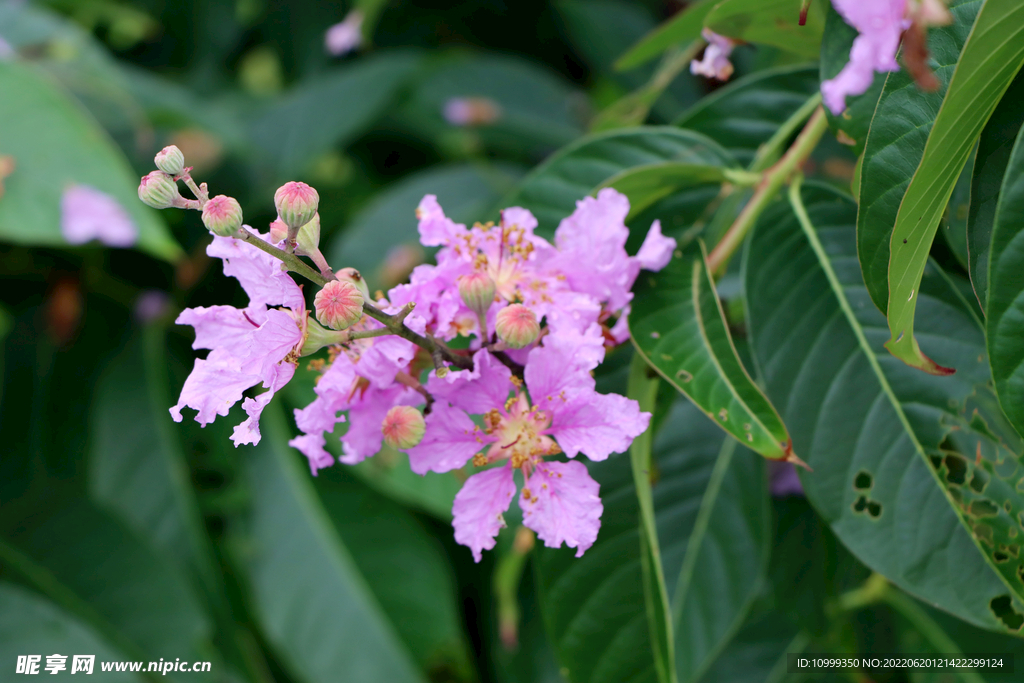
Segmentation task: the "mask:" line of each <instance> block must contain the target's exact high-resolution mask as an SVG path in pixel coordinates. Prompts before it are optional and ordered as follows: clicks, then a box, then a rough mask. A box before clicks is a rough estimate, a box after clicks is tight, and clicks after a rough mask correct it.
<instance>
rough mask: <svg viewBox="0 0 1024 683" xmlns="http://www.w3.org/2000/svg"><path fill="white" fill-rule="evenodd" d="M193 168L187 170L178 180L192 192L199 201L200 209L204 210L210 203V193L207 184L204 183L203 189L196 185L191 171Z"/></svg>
mask: <svg viewBox="0 0 1024 683" xmlns="http://www.w3.org/2000/svg"><path fill="white" fill-rule="evenodd" d="M191 170H192V168H191V167H189V168H187V169H185V171H184V172H183V173H182V174H181V175H180V176H178V179H179V180H181V181H183V182H184V183H185V185H186V186H187V187H188V189H190V190H192V194H194V195H195V196H196V199H198V200H199V208H200V209H201V208H203V206H204V205H205V204H206V202H208V201H210V193H209V192H208V191H207V189H206V183H203V185H202V187H199V186H197V185H196V181H194V180H192V175H191V173H190V171H191Z"/></svg>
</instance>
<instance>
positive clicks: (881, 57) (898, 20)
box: [821, 0, 910, 116]
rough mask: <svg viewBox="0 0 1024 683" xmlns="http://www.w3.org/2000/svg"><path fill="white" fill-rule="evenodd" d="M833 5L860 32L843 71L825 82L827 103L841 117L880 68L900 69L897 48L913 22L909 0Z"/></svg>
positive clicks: (837, 0)
mask: <svg viewBox="0 0 1024 683" xmlns="http://www.w3.org/2000/svg"><path fill="white" fill-rule="evenodd" d="M832 6H833V7H835V9H836V11H837V12H838V13H839V14H840V15H841V16H842V17H843V19H845V20H846V23H848V24H849V25H850V26H852V27H854V28H855V29H857V31H858V33H859V34H860V35H858V36H857V38H856V39H854V41H853V47H852V48H851V49H850V61H849V62H847V64H846V66H844V67H843V70H842V71H840V72H839V73H838V74H837V75H836V77H835V78H832V79H829V80H827V81H824V82H823V83H822V84H821V94H822V98H823V100H824V102H825V106H826V107H828V108H829V110H830V111H831V112H832V113H833V114H835V115H836V116H838V115H840V114H842V113H843V111H845V110H846V98H847V97H850V96H853V95H860V94H861V93H863V92H865V91H866V90H867V89H868V88H869V87H870V86H871V82H872V80H874V77H875V72H876V71H877V72H886V71H898V70H899V65H898V64H897V63H896V50H897V49H899V45H900V36H901V35H902V34H903V32H904V31H905V30H906V29H907V28H908V27H909V25H910V22H909V21H908V20H906V19H905V18H904V15H905V11H906V0H833V1H832Z"/></svg>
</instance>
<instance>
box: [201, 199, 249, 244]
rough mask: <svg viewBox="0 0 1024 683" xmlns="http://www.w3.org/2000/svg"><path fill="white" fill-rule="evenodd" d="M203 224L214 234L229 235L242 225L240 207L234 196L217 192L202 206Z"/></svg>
mask: <svg viewBox="0 0 1024 683" xmlns="http://www.w3.org/2000/svg"><path fill="white" fill-rule="evenodd" d="M203 224H204V225H205V226H206V229H207V230H209V231H210V232H212V233H213V234H214V235H220V236H221V237H231V236H232V235H234V234H235V233H237V232H238V230H239V228H241V227H242V207H241V206H240V205H239V204H238V201H237V200H236V199H235V198H234V197H228V196H225V195H222V194H219V195H217V196H216V197H214V198H213V199H211V200H210V201H208V202H206V206H204V207H203Z"/></svg>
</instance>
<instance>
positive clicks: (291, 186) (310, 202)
mask: <svg viewBox="0 0 1024 683" xmlns="http://www.w3.org/2000/svg"><path fill="white" fill-rule="evenodd" d="M319 204H320V195H319V194H317V192H316V190H314V189H313V188H312V187H310V186H309V185H307V184H306V183H299V182H296V181H294V180H293V181H291V182H288V183H285V184H284V185H282V186H281V187H279V188H277V192H275V193H274V206H276V207H277V215H278V217H279V218H280V219H281V220H282V221H284V224H285V225H287V226H288V227H289V228H291V229H292V230H295V229H297V228H301V227H302V226H303V225H305V224H306V223H309V222H310V221H311V220H313V216H315V215H316V210H317V207H318V206H319Z"/></svg>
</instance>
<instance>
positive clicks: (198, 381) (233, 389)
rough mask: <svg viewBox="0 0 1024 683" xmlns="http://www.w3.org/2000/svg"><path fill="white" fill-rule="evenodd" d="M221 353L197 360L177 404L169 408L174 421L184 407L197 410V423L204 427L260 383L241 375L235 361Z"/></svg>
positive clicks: (179, 416) (249, 376) (257, 379)
mask: <svg viewBox="0 0 1024 683" xmlns="http://www.w3.org/2000/svg"><path fill="white" fill-rule="evenodd" d="M221 351H222V350H221V349H218V350H215V351H211V352H210V355H209V356H208V357H207V358H206V360H203V359H202V358H197V359H196V362H195V365H194V366H193V367H192V373H191V374H190V375H189V376H188V378H187V379H186V380H185V384H184V386H182V388H181V396H180V397H179V398H178V403H177V405H175V406H174V407H172V408H171V417H173V418H174V421H175V422H181V409H182V408H184V407H186V406H187V407H189V408H192V409H194V410H197V411H199V412H198V414H197V415H196V422H198V423H199V424H201V425H204V426H205V425H207V424H209V423H211V422H213V420H214V419H215V418H216V417H217V416H218V415H220V416H225V415H227V414H228V411H229V410H230V409H231V406H233V405H235V404H236V403H238V402H239V401H240V400H242V392H244V391H245V390H246V389H248V388H249V387H251V386H254V385H256V384H258V383H259V381H260V378H259V377H257V376H255V375H251V374H248V373H244V372H241V371H240V370H239V369H238V365H237V363H235V362H234V359H233V358H231V357H230V356H228V355H227V354H226V353H222V352H221Z"/></svg>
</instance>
